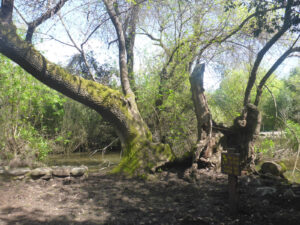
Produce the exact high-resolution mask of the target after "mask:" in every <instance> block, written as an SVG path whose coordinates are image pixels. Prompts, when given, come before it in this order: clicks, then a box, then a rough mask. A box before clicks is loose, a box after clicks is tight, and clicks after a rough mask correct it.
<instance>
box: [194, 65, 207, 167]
mask: <svg viewBox="0 0 300 225" xmlns="http://www.w3.org/2000/svg"><path fill="white" fill-rule="evenodd" d="M204 70H205V64H198V65H196V67H195V68H194V70H193V72H192V74H191V76H190V83H191V91H192V98H193V102H194V107H195V113H196V117H197V128H198V140H197V149H196V151H195V161H197V160H198V159H199V158H200V157H204V158H205V159H207V158H209V157H210V156H211V155H212V148H211V147H212V146H211V141H212V116H211V113H210V110H209V107H208V104H207V100H206V97H205V94H204V86H203V78H204Z"/></svg>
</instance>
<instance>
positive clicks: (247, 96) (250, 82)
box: [244, 0, 293, 106]
mask: <svg viewBox="0 0 300 225" xmlns="http://www.w3.org/2000/svg"><path fill="white" fill-rule="evenodd" d="M292 5H293V0H288V1H287V4H286V7H285V13H284V22H283V25H282V27H281V29H280V30H279V31H278V32H277V33H276V34H275V35H274V36H273V37H272V38H271V39H270V40H269V41H268V42H267V43H266V45H265V46H264V47H263V48H262V49H261V50H260V51H259V52H258V54H257V57H256V60H255V62H254V65H253V67H252V70H251V73H250V77H249V79H248V84H247V87H246V91H245V96H244V106H246V105H247V104H248V103H250V94H251V90H252V88H253V86H254V83H255V80H256V75H257V71H258V68H259V66H260V64H261V62H262V60H263V58H264V56H265V55H266V53H267V52H268V51H269V50H270V48H271V47H272V46H273V45H274V44H275V43H276V42H277V41H278V40H279V38H281V36H282V35H283V34H285V32H286V31H287V30H288V29H289V28H290V27H291V25H292V23H291V12H292ZM276 68H277V67H276Z"/></svg>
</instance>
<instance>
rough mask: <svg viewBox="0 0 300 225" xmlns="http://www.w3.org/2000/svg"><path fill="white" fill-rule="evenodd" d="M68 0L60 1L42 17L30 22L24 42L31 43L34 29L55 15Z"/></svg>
mask: <svg viewBox="0 0 300 225" xmlns="http://www.w3.org/2000/svg"><path fill="white" fill-rule="evenodd" d="M67 1H68V0H60V1H59V2H58V3H57V4H56V5H55V6H54V7H53V8H50V9H49V10H47V12H45V13H44V14H43V15H41V16H40V17H39V18H37V19H36V20H34V21H32V22H30V23H29V24H28V29H27V34H26V41H28V42H31V41H32V36H33V33H34V31H35V29H36V28H37V27H38V26H39V25H41V24H42V23H43V22H45V21H46V20H47V19H49V18H51V17H52V16H53V15H55V14H56V13H57V12H58V11H59V10H60V9H61V8H62V7H63V6H64V4H65V3H66V2H67Z"/></svg>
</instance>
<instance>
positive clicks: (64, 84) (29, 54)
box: [0, 20, 172, 175]
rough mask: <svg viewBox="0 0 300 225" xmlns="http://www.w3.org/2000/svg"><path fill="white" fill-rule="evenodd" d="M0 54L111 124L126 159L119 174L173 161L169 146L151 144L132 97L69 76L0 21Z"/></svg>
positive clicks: (12, 28) (10, 27) (142, 172)
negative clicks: (95, 112)
mask: <svg viewBox="0 0 300 225" xmlns="http://www.w3.org/2000/svg"><path fill="white" fill-rule="evenodd" d="M0 53H2V54H3V55H5V56H7V57H8V58H10V59H11V60H13V61H14V62H15V63H17V64H19V65H20V66H21V67H22V68H23V69H24V70H26V71H27V72H28V73H30V74H31V75H32V76H34V77H35V78H36V79H38V80H40V81H41V82H43V83H44V84H46V85H47V86H49V87H50V88H53V89H55V90H57V91H59V92H61V93H62V94H64V95H66V96H68V97H70V98H72V99H74V100H76V101H78V102H81V103H82V104H84V105H86V106H88V107H90V108H92V109H94V110H96V111H97V112H98V113H99V114H100V115H101V116H102V117H103V118H104V119H106V120H107V121H109V122H111V124H112V125H113V126H114V127H115V129H116V131H117V134H118V135H119V137H120V140H121V143H122V147H123V149H124V157H123V158H122V160H121V163H120V165H119V166H118V167H117V169H116V171H120V172H125V173H127V174H130V175H141V174H144V173H145V172H146V173H147V172H149V171H150V170H152V169H153V168H155V167H156V166H158V165H160V164H162V163H164V162H165V161H167V160H169V159H171V158H172V154H171V151H170V147H169V146H168V145H163V144H159V143H158V144H156V143H153V142H152V134H151V132H150V131H149V129H148V127H147V125H146V124H145V123H144V121H143V119H142V118H141V116H140V113H139V112H138V109H137V107H136V106H135V105H132V104H131V102H130V100H131V99H130V97H131V96H124V95H123V94H121V93H120V92H119V91H116V90H113V89H110V88H109V87H107V86H104V85H102V84H99V83H96V82H93V81H89V80H85V79H83V78H81V77H79V76H74V75H71V74H70V73H68V72H67V71H66V70H64V69H63V68H61V67H59V66H57V65H55V64H53V63H51V62H49V61H48V60H47V59H46V58H45V57H44V56H43V55H41V54H40V53H39V52H38V51H37V50H36V49H34V47H33V46H32V45H31V44H29V43H28V42H26V41H24V40H22V39H21V38H20V37H19V36H18V35H17V34H16V28H15V26H14V25H11V24H8V23H3V22H2V21H1V20H0Z"/></svg>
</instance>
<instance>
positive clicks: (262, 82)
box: [254, 47, 300, 106]
mask: <svg viewBox="0 0 300 225" xmlns="http://www.w3.org/2000/svg"><path fill="white" fill-rule="evenodd" d="M293 52H300V47H294V48H289V49H288V50H287V51H286V52H285V53H284V54H283V55H282V56H281V57H280V58H279V59H277V60H276V62H275V63H274V64H273V66H272V67H271V68H270V69H269V71H268V72H267V73H266V74H265V76H264V77H263V78H262V79H261V81H260V83H259V85H258V87H257V93H256V98H255V102H254V105H256V106H258V104H259V102H260V98H261V95H262V89H263V87H264V85H265V83H266V82H267V80H268V79H269V77H270V76H271V75H272V74H273V73H274V71H275V70H276V69H277V68H278V66H280V65H281V64H282V63H283V61H284V60H285V59H286V58H287V57H288V56H289V55H290V54H291V53H293Z"/></svg>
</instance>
